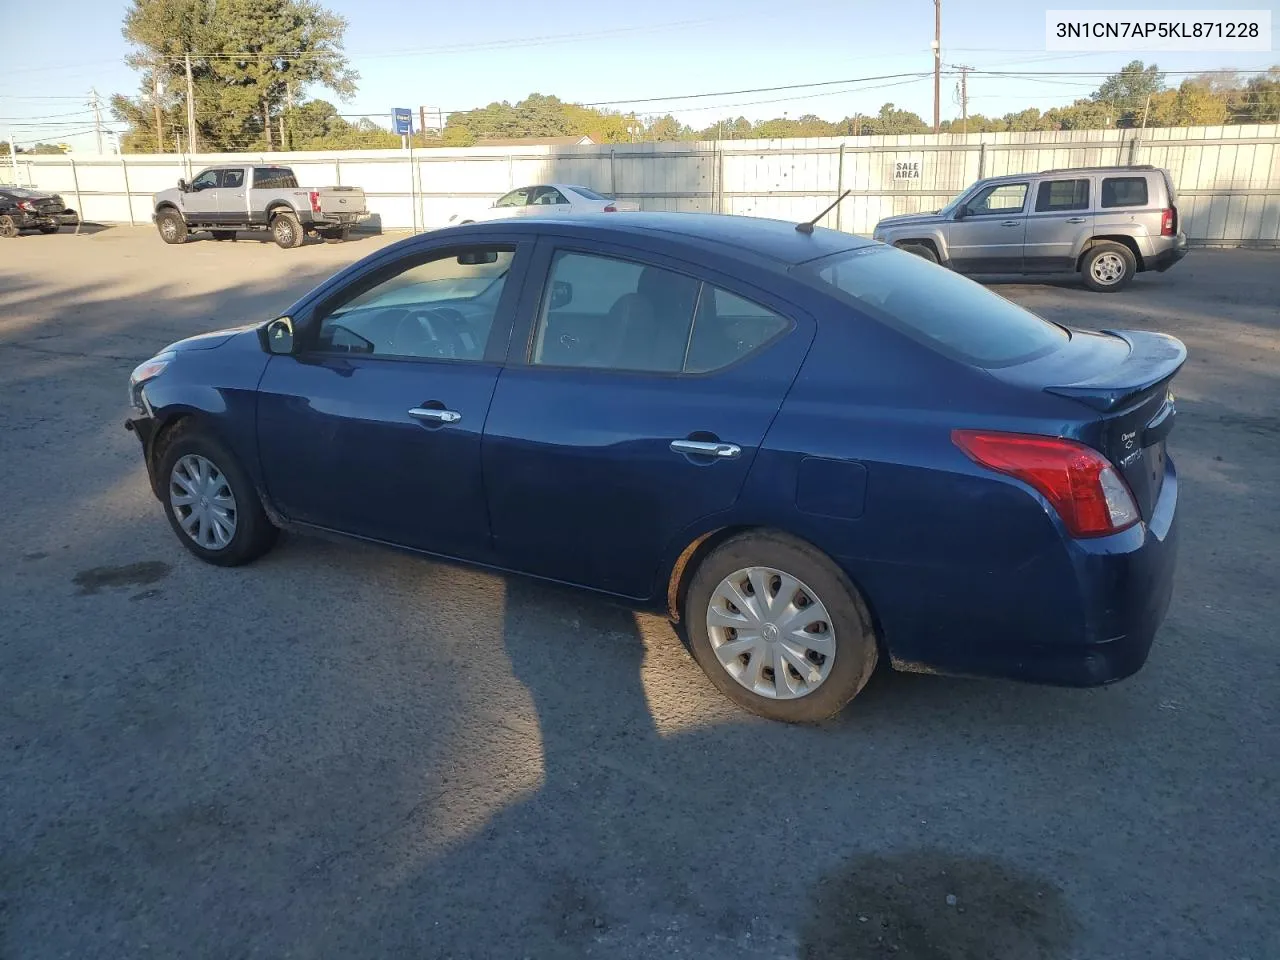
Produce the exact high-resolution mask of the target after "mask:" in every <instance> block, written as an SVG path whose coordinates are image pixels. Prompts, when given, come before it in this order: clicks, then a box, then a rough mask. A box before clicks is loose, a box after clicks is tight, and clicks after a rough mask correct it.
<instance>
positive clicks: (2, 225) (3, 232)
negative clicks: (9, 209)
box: [0, 214, 18, 240]
mask: <svg viewBox="0 0 1280 960" xmlns="http://www.w3.org/2000/svg"><path fill="white" fill-rule="evenodd" d="M17 235H18V224H17V222H16V221H15V220H14V219H13V217H11V216H9V215H8V214H5V215H4V216H3V217H0V237H3V238H4V239H6V240H12V239H13V238H14V237H16V236H17Z"/></svg>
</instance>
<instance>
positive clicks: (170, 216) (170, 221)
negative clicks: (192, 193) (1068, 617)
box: [156, 210, 187, 243]
mask: <svg viewBox="0 0 1280 960" xmlns="http://www.w3.org/2000/svg"><path fill="white" fill-rule="evenodd" d="M156 229H157V230H159V231H160V239H161V240H163V241H164V242H165V243H186V242H187V224H186V221H184V220H183V219H182V216H181V214H179V213H178V212H177V211H176V210H162V211H161V212H160V213H158V214H156Z"/></svg>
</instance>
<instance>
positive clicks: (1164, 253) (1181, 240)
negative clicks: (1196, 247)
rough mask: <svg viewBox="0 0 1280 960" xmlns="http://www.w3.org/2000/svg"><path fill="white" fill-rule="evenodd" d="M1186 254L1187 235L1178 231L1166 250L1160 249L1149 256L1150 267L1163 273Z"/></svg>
mask: <svg viewBox="0 0 1280 960" xmlns="http://www.w3.org/2000/svg"><path fill="white" fill-rule="evenodd" d="M1186 255H1187V235H1186V234H1185V233H1180V234H1178V237H1177V240H1176V241H1175V242H1174V244H1173V245H1172V246H1171V247H1169V248H1168V249H1167V250H1161V251H1160V252H1159V253H1157V254H1156V255H1155V256H1154V257H1152V258H1151V264H1150V268H1151V269H1152V270H1155V271H1156V272H1158V273H1164V272H1165V271H1166V270H1168V269H1169V268H1170V267H1172V266H1173V265H1174V264H1175V263H1177V262H1178V261H1179V260H1181V259H1182V258H1183V257H1185V256H1186Z"/></svg>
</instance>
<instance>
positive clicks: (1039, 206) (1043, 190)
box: [1036, 180, 1089, 213]
mask: <svg viewBox="0 0 1280 960" xmlns="http://www.w3.org/2000/svg"><path fill="white" fill-rule="evenodd" d="M1088 209H1089V181H1088V180H1046V181H1044V182H1043V183H1042V184H1040V188H1039V189H1038V190H1037V191H1036V212H1037V213H1043V212H1046V211H1050V212H1052V211H1057V210H1088Z"/></svg>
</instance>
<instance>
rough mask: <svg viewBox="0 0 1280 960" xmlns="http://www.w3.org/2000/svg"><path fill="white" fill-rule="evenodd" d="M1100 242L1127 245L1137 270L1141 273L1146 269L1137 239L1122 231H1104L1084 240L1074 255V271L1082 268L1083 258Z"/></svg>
mask: <svg viewBox="0 0 1280 960" xmlns="http://www.w3.org/2000/svg"><path fill="white" fill-rule="evenodd" d="M1100 243H1118V244H1120V246H1122V247H1128V248H1129V252H1130V253H1132V254H1133V259H1134V260H1135V261H1136V263H1137V265H1138V272H1139V273H1141V272H1142V271H1143V270H1146V269H1147V264H1146V261H1145V260H1144V259H1143V256H1142V250H1141V248H1140V247H1139V245H1138V241H1137V240H1136V239H1135V238H1134V237H1131V236H1129V235H1128V234H1124V233H1106V234H1099V235H1098V236H1095V237H1090V238H1089V239H1088V240H1086V241H1085V243H1084V246H1083V247H1082V248H1081V250H1080V254H1079V256H1077V257H1076V272H1077V273H1079V272H1080V271H1081V270H1083V269H1084V258H1085V257H1087V256H1088V255H1089V251H1090V250H1092V249H1093V248H1094V247H1096V246H1097V245H1098V244H1100Z"/></svg>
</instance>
